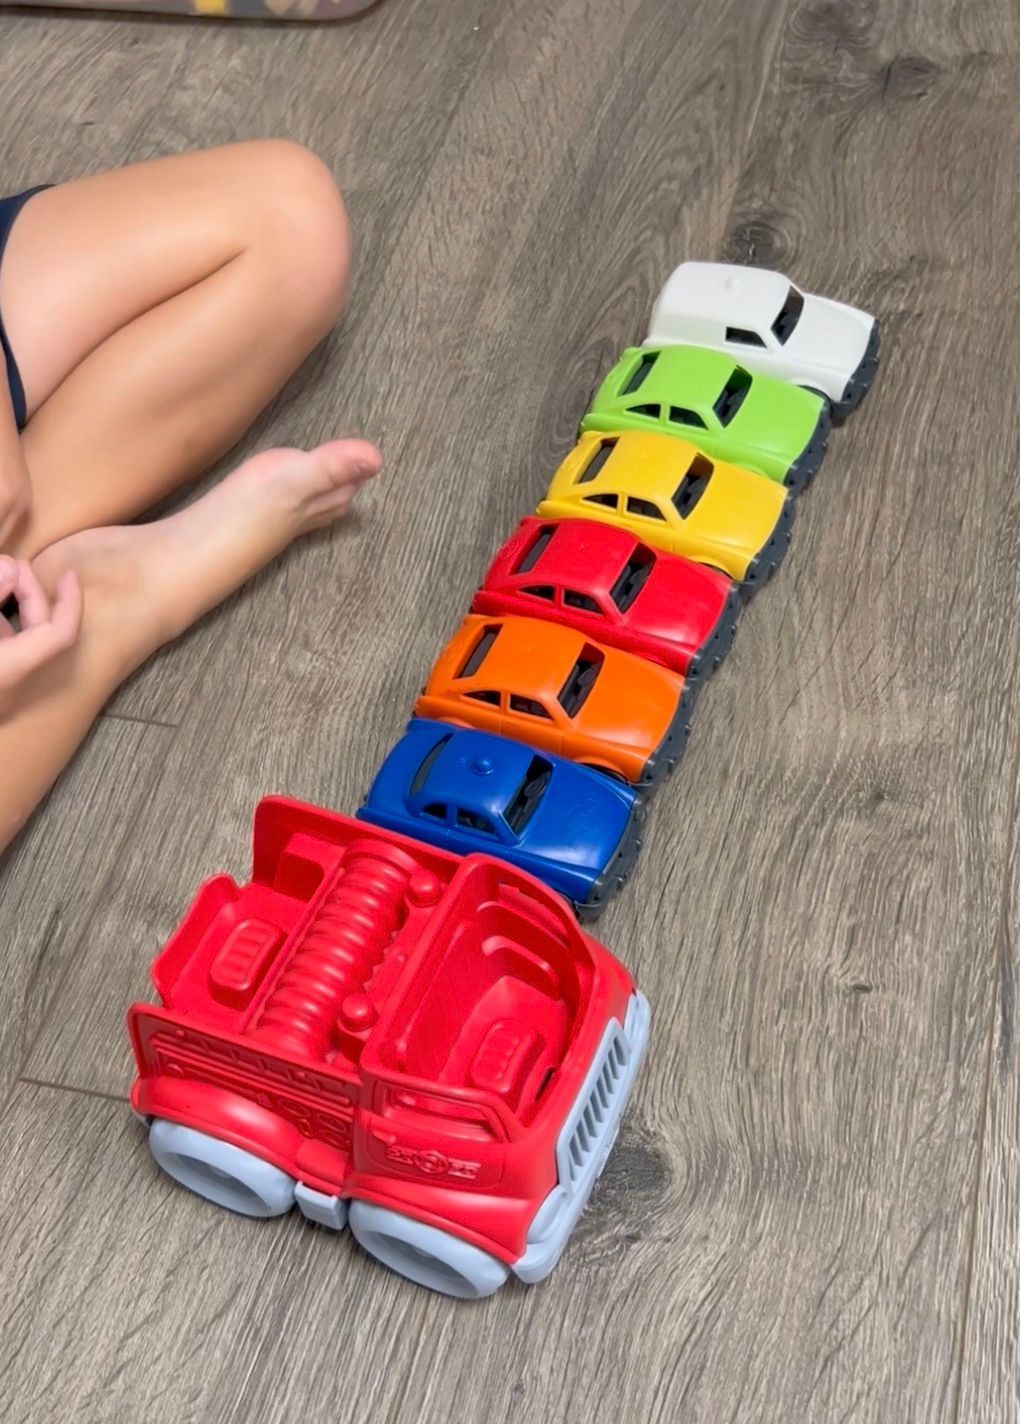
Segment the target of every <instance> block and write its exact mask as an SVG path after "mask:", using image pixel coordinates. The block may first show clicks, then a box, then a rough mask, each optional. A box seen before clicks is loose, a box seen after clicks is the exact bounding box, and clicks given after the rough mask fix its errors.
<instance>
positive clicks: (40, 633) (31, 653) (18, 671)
mask: <svg viewBox="0 0 1020 1424" xmlns="http://www.w3.org/2000/svg"><path fill="white" fill-rule="evenodd" d="M63 651H64V649H63V647H62V645H61V642H60V639H59V637H58V635H57V634H56V633H55V632H54V629H53V624H52V623H43V624H42V625H41V626H40V627H38V628H30V629H29V630H28V632H27V633H19V634H18V636H17V637H16V638H7V639H5V641H4V642H3V643H0V689H5V688H13V687H17V685H18V684H19V683H20V682H24V680H25V678H26V677H29V676H30V675H31V674H32V673H34V672H38V670H39V668H41V667H44V666H45V664H46V663H48V662H50V661H51V660H52V659H53V658H54V657H56V655H57V654H58V653H60V652H63Z"/></svg>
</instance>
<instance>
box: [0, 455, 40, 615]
mask: <svg viewBox="0 0 1020 1424" xmlns="http://www.w3.org/2000/svg"><path fill="white" fill-rule="evenodd" d="M31 507H32V489H31V485H30V484H29V481H28V471H27V470H26V469H25V467H24V465H23V464H21V465H18V466H16V467H15V468H13V469H11V468H9V467H8V465H7V464H6V462H5V463H4V464H3V465H0V550H3V549H5V548H6V547H7V545H8V544H9V543H10V541H11V539H12V537H13V535H14V533H15V531H16V530H17V528H18V525H19V524H20V523H21V521H22V520H23V519H24V518H25V516H26V515H27V514H28V511H29V509H30V508H31ZM2 602H3V599H0V603H2Z"/></svg>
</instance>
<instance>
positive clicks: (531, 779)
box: [506, 757, 552, 836]
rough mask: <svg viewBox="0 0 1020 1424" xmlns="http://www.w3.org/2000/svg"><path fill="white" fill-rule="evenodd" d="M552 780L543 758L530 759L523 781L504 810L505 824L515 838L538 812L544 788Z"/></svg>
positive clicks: (549, 768) (548, 767)
mask: <svg viewBox="0 0 1020 1424" xmlns="http://www.w3.org/2000/svg"><path fill="white" fill-rule="evenodd" d="M551 780H552V767H551V766H550V764H549V763H548V762H547V761H546V760H545V759H544V758H543V757H532V759H531V764H530V766H529V767H528V769H527V771H526V772H525V774H524V780H523V781H522V782H521V784H520V786H519V787H518V788H517V790H516V791H515V792H514V795H513V800H512V801H511V802H510V805H509V806H508V807H507V808H506V823H507V825H508V826H509V827H510V829H511V831H512V832H513V833H514V835H515V836H520V834H521V832H522V831H523V830H524V827H525V826H526V825H527V824H528V822H529V821H530V820H531V818H532V816H533V815H534V814H535V812H536V811H537V810H538V807H539V804H540V802H541V800H542V797H543V796H544V795H545V792H546V787H547V786H548V785H549V782H550V781H551Z"/></svg>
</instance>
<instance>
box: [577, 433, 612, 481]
mask: <svg viewBox="0 0 1020 1424" xmlns="http://www.w3.org/2000/svg"><path fill="white" fill-rule="evenodd" d="M616 439H617V437H616V436H615V435H614V436H612V438H611V439H609V440H600V441H599V443H598V446H597V447H596V450H595V453H594V455H592V457H591V459H590V460H589V461H588V463H587V464H586V465H585V467H584V469H583V470H582V471H581V473H580V474H579V475H578V477H577V479H576V480H575V481H574V483H575V484H579V485H586V484H587V483H588V482H589V480H593V479H595V477H596V475H599V474H601V472H602V469H603V467H604V465H605V463H606V461H607V460H608V459H609V457H610V455H611V454H612V453H613V451H614V450H615V449H616Z"/></svg>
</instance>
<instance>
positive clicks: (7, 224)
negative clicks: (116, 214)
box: [0, 185, 45, 430]
mask: <svg viewBox="0 0 1020 1424" xmlns="http://www.w3.org/2000/svg"><path fill="white" fill-rule="evenodd" d="M43 186H45V185H43ZM41 192H42V188H41V187H40V188H29V190H28V192H27V193H18V194H17V195H16V196H15V197H13V198H0V262H2V261H3V256H4V248H5V247H6V246H7V239H8V238H9V237H10V235H11V228H12V227H13V226H14V220H15V218H16V217H17V216H18V214H19V213H20V212H21V210H22V208H23V207H24V206H25V204H26V203H27V202H28V200H29V198H34V197H35V195H36V193H41ZM0 349H2V351H3V353H4V361H5V363H6V366H7V385H8V387H9V388H10V392H11V404H12V405H13V406H14V419H15V420H16V421H17V423H18V429H19V430H23V429H24V428H25V421H26V420H27V418H28V411H27V410H26V408H25V388H24V386H23V385H22V384H21V374H20V372H19V371H18V363H17V361H15V359H14V352H13V351H12V350H11V345H10V342H9V341H8V340H7V333H6V332H5V331H4V322H3V312H0Z"/></svg>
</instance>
